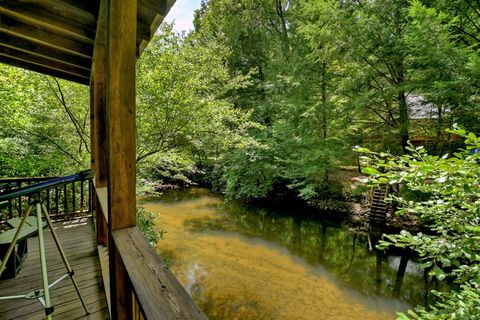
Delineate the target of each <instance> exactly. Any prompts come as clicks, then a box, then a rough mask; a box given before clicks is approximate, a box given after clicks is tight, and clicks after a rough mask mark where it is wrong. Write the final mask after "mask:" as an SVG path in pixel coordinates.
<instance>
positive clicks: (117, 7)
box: [106, 0, 137, 320]
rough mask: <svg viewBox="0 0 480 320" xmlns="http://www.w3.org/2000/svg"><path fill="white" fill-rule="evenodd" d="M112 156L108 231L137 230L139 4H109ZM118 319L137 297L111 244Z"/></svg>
mask: <svg viewBox="0 0 480 320" xmlns="http://www.w3.org/2000/svg"><path fill="white" fill-rule="evenodd" d="M107 16H108V22H107V23H108V26H107V52H106V57H107V81H106V85H107V86H106V92H107V150H108V204H109V205H108V229H109V230H108V231H109V235H110V236H112V232H113V231H114V230H119V229H122V228H126V227H130V226H134V225H135V224H136V194H135V184H136V180H135V171H136V162H135V158H136V157H135V152H136V147H135V62H136V55H135V53H136V45H135V41H136V25H137V1H136V0H129V1H114V0H110V1H108V15H107ZM109 243H110V247H109V265H110V287H111V290H110V294H111V299H112V301H111V308H112V310H111V311H112V319H119V320H122V319H130V318H131V312H132V295H133V291H132V289H131V286H129V279H128V274H127V272H126V271H125V268H124V266H123V262H122V260H121V258H120V255H119V253H118V251H117V249H116V246H115V245H114V244H113V241H109Z"/></svg>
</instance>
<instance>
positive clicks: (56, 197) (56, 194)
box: [55, 187, 60, 216]
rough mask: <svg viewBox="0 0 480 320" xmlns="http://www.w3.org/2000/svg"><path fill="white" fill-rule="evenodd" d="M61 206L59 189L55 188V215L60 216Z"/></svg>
mask: <svg viewBox="0 0 480 320" xmlns="http://www.w3.org/2000/svg"><path fill="white" fill-rule="evenodd" d="M59 206H60V203H59V199H58V187H55V214H56V215H57V216H58V208H59Z"/></svg>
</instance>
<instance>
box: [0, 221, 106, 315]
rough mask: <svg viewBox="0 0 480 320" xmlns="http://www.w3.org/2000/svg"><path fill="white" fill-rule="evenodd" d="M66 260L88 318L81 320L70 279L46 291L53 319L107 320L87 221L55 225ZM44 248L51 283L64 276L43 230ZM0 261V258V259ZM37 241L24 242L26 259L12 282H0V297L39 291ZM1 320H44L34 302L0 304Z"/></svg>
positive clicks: (100, 275) (50, 238) (54, 251)
mask: <svg viewBox="0 0 480 320" xmlns="http://www.w3.org/2000/svg"><path fill="white" fill-rule="evenodd" d="M55 229H56V231H57V234H58V237H59V238H60V241H61V244H62V247H63V249H64V251H65V253H66V255H67V258H68V260H69V262H70V265H71V266H72V268H73V270H74V271H75V278H76V280H77V283H78V285H79V287H80V291H81V292H82V295H83V297H84V299H85V300H86V303H87V307H88V309H89V312H90V315H88V316H85V313H84V310H83V307H82V305H81V303H80V300H79V299H78V296H77V294H76V292H75V289H74V287H73V284H72V282H71V280H70V278H67V279H65V280H63V281H61V282H60V283H59V284H57V285H56V286H55V287H54V288H52V289H51V290H50V296H51V301H52V305H53V306H54V310H55V311H54V313H53V319H92V320H93V319H94V320H105V319H108V318H109V317H108V307H107V302H106V299H105V290H104V288H103V282H102V272H101V270H100V262H99V259H98V251H97V244H96V241H95V232H94V230H93V226H92V222H91V219H90V218H82V219H79V220H73V221H66V222H55ZM45 246H46V248H47V249H46V250H47V254H46V256H47V265H48V276H49V280H50V281H49V282H50V283H52V282H53V281H55V280H56V279H58V278H59V277H60V276H62V275H63V274H65V273H66V269H65V267H64V265H63V262H62V259H61V257H60V254H59V253H58V251H57V248H56V246H55V243H54V241H53V238H52V235H51V233H50V231H49V230H48V228H46V229H45ZM0 259H1V258H0ZM39 261H40V260H39V251H38V238H36V237H34V238H30V239H28V257H27V259H26V261H25V263H24V265H23V268H22V271H20V273H19V274H17V276H16V278H15V279H9V280H2V281H0V297H1V296H6V295H13V294H15V295H16V294H26V293H28V292H30V291H32V290H34V289H38V288H40V287H41V283H42V282H41V270H40V262H39ZM0 315H1V316H0V318H1V319H29V320H30V319H44V318H45V313H44V310H43V307H42V305H41V304H40V302H38V300H27V299H9V300H0Z"/></svg>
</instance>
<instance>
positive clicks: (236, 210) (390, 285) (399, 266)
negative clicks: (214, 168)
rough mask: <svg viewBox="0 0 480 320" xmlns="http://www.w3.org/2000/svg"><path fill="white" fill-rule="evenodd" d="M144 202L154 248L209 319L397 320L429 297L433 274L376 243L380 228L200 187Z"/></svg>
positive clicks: (401, 254)
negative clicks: (360, 227) (151, 217)
mask: <svg viewBox="0 0 480 320" xmlns="http://www.w3.org/2000/svg"><path fill="white" fill-rule="evenodd" d="M140 204H141V205H142V206H143V207H144V208H145V209H146V210H148V211H152V212H155V213H157V215H158V218H157V225H156V228H157V230H159V231H160V230H163V231H165V234H164V236H163V239H162V240H160V241H159V243H158V244H157V251H158V253H159V254H160V255H161V256H162V257H163V258H164V259H165V260H166V261H167V263H168V264H169V265H170V269H171V270H172V272H173V273H174V274H175V275H176V276H177V278H178V279H179V280H180V282H181V283H182V285H183V286H184V287H185V288H186V290H187V291H188V292H189V293H190V295H192V297H193V298H194V300H195V301H196V303H197V304H198V305H199V306H200V307H201V308H202V310H203V311H204V312H205V314H206V315H207V316H208V317H209V318H210V319H212V320H215V319H219V320H220V319H221V320H225V319H242V320H249V319H252V320H253V319H285V320H294V319H295V320H298V319H305V320H306V319H312V320H313V319H315V320H316V319H326V320H328V319H334V320H340V319H342V320H343V319H359V320H360V319H365V320H370V319H371V320H374V319H375V320H377V319H382V320H383V319H395V317H396V312H397V311H402V312H404V311H406V310H408V309H409V308H411V307H412V306H414V305H417V304H420V305H425V304H426V303H427V302H428V299H430V298H431V297H429V295H428V294H427V292H429V290H430V289H432V288H433V287H435V285H436V283H435V282H434V281H432V280H431V279H430V278H429V277H428V276H427V275H426V274H425V273H424V271H423V270H421V269H419V266H418V264H417V263H415V262H414V261H412V260H411V259H410V257H409V255H408V254H407V253H405V252H401V251H398V252H383V251H380V250H376V249H375V244H376V242H377V241H378V239H379V238H380V234H379V233H377V234H376V235H375V234H367V233H364V232H363V233H362V232H359V231H356V230H354V229H352V228H350V227H348V225H345V224H343V223H341V222H338V221H337V222H335V221H330V220H326V219H319V218H315V219H314V218H312V217H306V216H305V215H304V214H303V212H298V211H302V210H303V209H300V208H299V209H295V208H283V209H272V208H265V207H256V206H252V205H246V204H244V203H240V202H235V201H225V200H224V199H223V198H222V197H221V196H220V195H217V194H214V193H212V192H210V191H208V190H206V189H202V188H189V189H185V190H174V191H168V192H165V193H164V194H163V195H162V196H159V197H149V198H144V199H142V200H141V202H140Z"/></svg>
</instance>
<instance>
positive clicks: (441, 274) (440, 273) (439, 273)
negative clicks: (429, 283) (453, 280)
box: [433, 266, 446, 281]
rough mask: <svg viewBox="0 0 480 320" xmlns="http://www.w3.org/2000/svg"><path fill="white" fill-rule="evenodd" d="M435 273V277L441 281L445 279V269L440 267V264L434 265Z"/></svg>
mask: <svg viewBox="0 0 480 320" xmlns="http://www.w3.org/2000/svg"><path fill="white" fill-rule="evenodd" d="M433 273H434V274H435V277H436V278H437V279H438V280H440V281H441V280H443V279H445V277H446V275H445V272H443V270H442V269H440V268H439V267H438V266H435V267H433Z"/></svg>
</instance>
